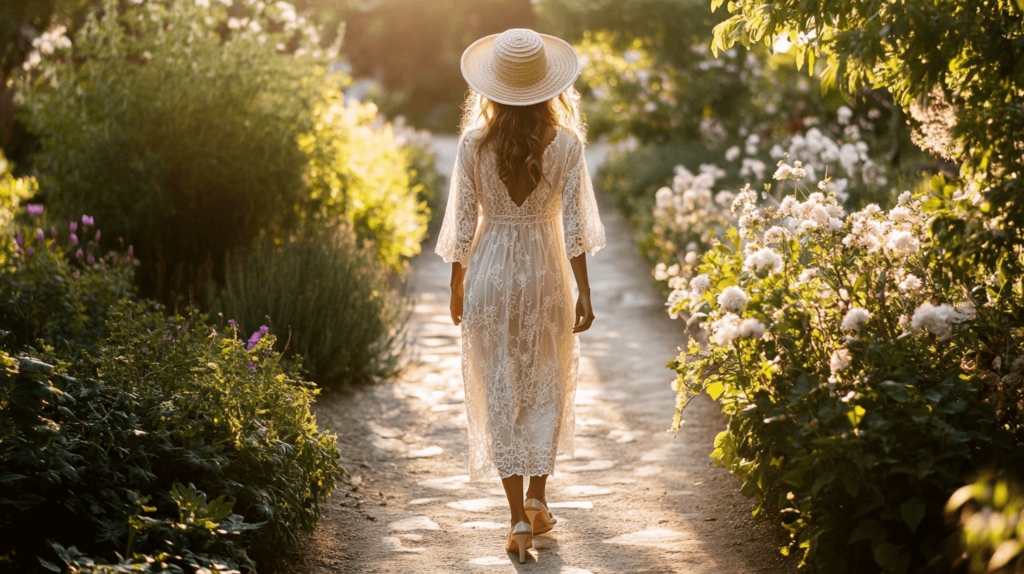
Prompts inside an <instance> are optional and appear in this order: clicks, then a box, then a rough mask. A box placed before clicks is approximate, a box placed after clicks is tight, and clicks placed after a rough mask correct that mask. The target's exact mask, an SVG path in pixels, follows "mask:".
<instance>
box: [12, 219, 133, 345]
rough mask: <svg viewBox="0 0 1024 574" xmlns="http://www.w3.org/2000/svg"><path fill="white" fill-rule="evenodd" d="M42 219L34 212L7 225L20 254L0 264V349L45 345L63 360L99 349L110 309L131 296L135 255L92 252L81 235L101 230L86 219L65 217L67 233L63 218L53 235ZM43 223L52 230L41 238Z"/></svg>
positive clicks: (90, 241)
mask: <svg viewBox="0 0 1024 574" xmlns="http://www.w3.org/2000/svg"><path fill="white" fill-rule="evenodd" d="M45 221H46V217H45V216H44V215H39V216H35V217H33V218H31V219H30V220H29V226H27V227H24V228H23V227H20V226H19V227H15V228H14V229H15V232H14V235H15V237H14V238H13V243H14V245H15V246H16V247H15V249H16V250H17V252H18V253H19V256H18V257H17V258H16V259H14V260H12V261H11V262H10V263H9V264H8V265H6V266H4V267H3V268H2V269H0V325H3V331H4V332H3V333H2V335H0V348H3V349H6V350H7V351H9V352H11V353H18V352H24V351H28V350H30V349H34V350H36V351H43V350H44V349H52V350H55V351H57V352H59V353H60V354H61V357H62V359H63V360H65V361H76V360H77V359H78V357H79V355H80V354H81V353H83V352H85V353H89V354H96V353H97V352H98V351H99V347H100V346H101V345H102V344H103V341H104V340H105V339H106V337H107V335H108V334H109V331H108V329H107V324H106V323H107V313H108V311H109V310H110V307H111V306H112V305H114V304H116V303H118V302H120V301H121V300H122V299H125V298H130V297H133V296H134V294H135V289H134V287H133V286H132V278H133V271H134V270H133V266H134V264H136V263H138V261H137V260H136V259H134V258H133V257H132V256H131V255H126V254H125V253H123V252H117V251H110V252H108V253H106V254H105V255H97V254H96V246H95V242H94V240H91V239H90V240H85V237H86V236H87V235H88V236H90V237H96V236H97V235H98V234H100V230H99V229H95V228H92V227H91V225H86V224H85V223H80V222H71V225H74V226H75V231H74V232H72V231H71V230H70V225H68V224H67V223H63V224H61V225H60V229H61V230H62V231H59V232H57V233H54V231H56V229H57V227H56V226H52V225H47V224H46V223H45ZM86 221H92V220H91V219H86ZM33 227H35V229H36V231H34V232H33V231H32V228H33ZM45 228H50V229H51V231H50V232H49V233H44V234H43V236H42V237H43V240H42V241H40V239H39V236H38V233H39V232H42V230H43V229H45ZM65 229H67V230H68V231H66V232H64V231H63V230H65ZM79 236H81V237H82V240H79V239H78V237H79ZM72 237H74V240H72ZM5 239H6V240H7V241H11V239H12V238H9V237H6V236H5ZM72 241H74V242H72Z"/></svg>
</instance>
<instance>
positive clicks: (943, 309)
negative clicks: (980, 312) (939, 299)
mask: <svg viewBox="0 0 1024 574" xmlns="http://www.w3.org/2000/svg"><path fill="white" fill-rule="evenodd" d="M959 320H961V317H960V314H959V313H958V312H957V310H956V309H954V308H953V307H951V306H950V305H946V304H942V305H932V304H931V303H925V304H924V305H921V306H920V307H918V308H917V310H916V311H914V316H913V318H911V320H910V328H911V329H913V330H914V331H920V330H922V329H926V330H928V332H929V333H932V334H933V335H936V336H937V337H938V338H939V340H940V341H941V340H945V339H948V338H950V337H951V336H952V335H953V323H956V322H958V321H959Z"/></svg>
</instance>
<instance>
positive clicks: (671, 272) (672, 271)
mask: <svg viewBox="0 0 1024 574" xmlns="http://www.w3.org/2000/svg"><path fill="white" fill-rule="evenodd" d="M665 272H666V273H668V276H669V277H675V276H676V275H679V264H678V263H673V264H672V265H671V266H670V267H669V268H668V269H666V270H665Z"/></svg>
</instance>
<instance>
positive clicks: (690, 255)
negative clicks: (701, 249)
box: [685, 251, 697, 265]
mask: <svg viewBox="0 0 1024 574" xmlns="http://www.w3.org/2000/svg"><path fill="white" fill-rule="evenodd" d="M685 261H686V264H687V265H694V264H695V263H697V252H696V251H687V252H686V259H685Z"/></svg>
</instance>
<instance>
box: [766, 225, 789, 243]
mask: <svg viewBox="0 0 1024 574" xmlns="http://www.w3.org/2000/svg"><path fill="white" fill-rule="evenodd" d="M789 235H790V233H789V229H786V228H785V227H782V226H781V225H773V226H772V227H771V228H769V229H768V231H765V232H764V242H765V243H767V244H769V245H771V244H774V243H779V242H782V241H785V240H787V239H789Z"/></svg>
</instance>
